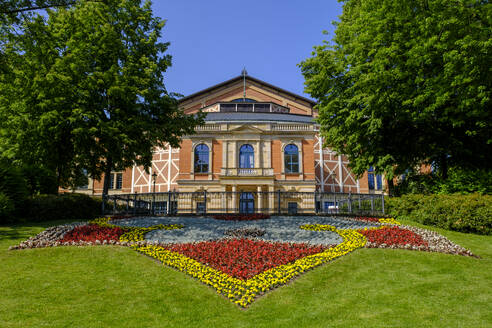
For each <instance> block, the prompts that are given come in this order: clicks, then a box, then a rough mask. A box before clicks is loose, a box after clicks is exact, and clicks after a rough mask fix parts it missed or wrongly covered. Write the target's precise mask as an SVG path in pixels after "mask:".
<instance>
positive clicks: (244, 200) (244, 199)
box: [239, 192, 255, 213]
mask: <svg viewBox="0 0 492 328" xmlns="http://www.w3.org/2000/svg"><path fill="white" fill-rule="evenodd" d="M254 212H255V199H254V196H253V193H251V192H242V193H241V195H240V196H239V213H254Z"/></svg>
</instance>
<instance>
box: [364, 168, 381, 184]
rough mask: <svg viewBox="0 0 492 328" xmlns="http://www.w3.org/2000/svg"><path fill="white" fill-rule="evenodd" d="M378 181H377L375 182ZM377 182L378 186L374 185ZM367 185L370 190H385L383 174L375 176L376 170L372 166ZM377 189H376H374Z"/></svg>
mask: <svg viewBox="0 0 492 328" xmlns="http://www.w3.org/2000/svg"><path fill="white" fill-rule="evenodd" d="M374 180H376V181H374ZM374 182H376V185H374ZM367 184H368V186H369V190H374V189H376V190H382V189H383V177H382V176H381V174H376V175H375V174H374V168H373V167H372V166H371V167H369V170H367ZM374 187H376V188H374Z"/></svg>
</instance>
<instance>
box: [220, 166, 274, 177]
mask: <svg viewBox="0 0 492 328" xmlns="http://www.w3.org/2000/svg"><path fill="white" fill-rule="evenodd" d="M222 176H226V177H271V176H273V168H252V169H244V168H230V169H222Z"/></svg>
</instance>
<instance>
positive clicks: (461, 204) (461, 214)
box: [386, 194, 492, 235]
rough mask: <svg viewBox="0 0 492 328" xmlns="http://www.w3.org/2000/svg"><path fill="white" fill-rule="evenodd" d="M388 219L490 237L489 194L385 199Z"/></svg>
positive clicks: (491, 204) (491, 203) (491, 198)
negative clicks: (406, 220) (397, 219)
mask: <svg viewBox="0 0 492 328" xmlns="http://www.w3.org/2000/svg"><path fill="white" fill-rule="evenodd" d="M386 204H387V210H388V213H389V214H390V215H391V216H394V217H397V218H402V219H408V220H411V221H415V222H419V223H422V224H425V225H432V226H436V227H439V228H443V229H447V230H454V231H459V232H471V233H476V234H482V235H491V234H492V196H491V195H480V194H470V195H458V194H454V195H404V196H402V197H392V198H387V201H386Z"/></svg>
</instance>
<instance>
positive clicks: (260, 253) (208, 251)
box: [163, 239, 326, 280]
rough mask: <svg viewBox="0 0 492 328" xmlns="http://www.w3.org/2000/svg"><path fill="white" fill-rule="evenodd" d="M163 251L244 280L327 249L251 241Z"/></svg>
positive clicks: (192, 245) (232, 240) (191, 245)
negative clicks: (179, 255)
mask: <svg viewBox="0 0 492 328" xmlns="http://www.w3.org/2000/svg"><path fill="white" fill-rule="evenodd" d="M163 248H165V249H167V250H170V251H172V252H177V253H180V254H182V255H185V256H187V257H189V258H192V259H194V260H196V261H198V262H200V263H204V264H207V265H209V266H210V267H212V268H214V269H216V270H219V271H222V272H224V273H227V274H228V275H230V276H232V277H234V278H238V279H242V280H246V279H249V278H251V277H253V276H255V275H257V274H258V273H260V272H263V271H266V270H268V269H271V268H274V267H276V266H279V265H283V264H287V263H290V262H292V261H295V260H297V259H299V258H302V257H305V256H307V255H312V254H316V253H320V252H322V251H324V250H325V249H326V247H323V246H309V245H306V244H289V243H269V242H264V241H258V240H249V239H223V240H218V241H208V242H201V243H187V244H175V245H170V246H163Z"/></svg>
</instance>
